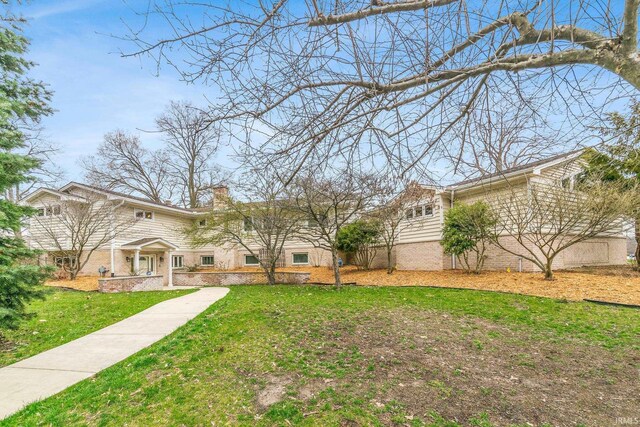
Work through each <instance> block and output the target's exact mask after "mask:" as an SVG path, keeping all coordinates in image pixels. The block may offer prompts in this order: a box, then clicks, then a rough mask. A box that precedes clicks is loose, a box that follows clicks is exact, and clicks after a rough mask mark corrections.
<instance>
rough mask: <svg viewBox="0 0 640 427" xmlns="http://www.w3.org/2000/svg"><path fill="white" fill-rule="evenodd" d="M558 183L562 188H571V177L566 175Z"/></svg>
mask: <svg viewBox="0 0 640 427" xmlns="http://www.w3.org/2000/svg"><path fill="white" fill-rule="evenodd" d="M560 185H561V186H562V188H564V189H566V190H570V189H571V187H572V186H571V177H567V178H563V179H562V181H560Z"/></svg>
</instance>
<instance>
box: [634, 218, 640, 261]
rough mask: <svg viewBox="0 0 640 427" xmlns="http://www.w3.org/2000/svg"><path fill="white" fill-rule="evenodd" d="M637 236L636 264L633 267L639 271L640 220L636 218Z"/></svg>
mask: <svg viewBox="0 0 640 427" xmlns="http://www.w3.org/2000/svg"><path fill="white" fill-rule="evenodd" d="M635 227H636V230H635V235H636V250H635V256H636V260H635V264H634V266H633V269H634V270H638V261H640V218H636V220H635Z"/></svg>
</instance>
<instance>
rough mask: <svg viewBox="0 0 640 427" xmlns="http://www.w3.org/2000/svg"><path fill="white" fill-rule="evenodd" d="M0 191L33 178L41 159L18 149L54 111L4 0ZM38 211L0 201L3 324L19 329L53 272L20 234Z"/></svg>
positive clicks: (20, 21) (0, 318)
mask: <svg viewBox="0 0 640 427" xmlns="http://www.w3.org/2000/svg"><path fill="white" fill-rule="evenodd" d="M0 7H2V8H3V10H2V11H1V12H0V73H1V75H2V77H1V78H0V194H4V192H5V190H6V189H7V188H9V187H11V186H14V185H16V184H18V183H21V182H26V181H28V180H29V179H30V177H29V172H30V171H31V170H32V169H34V168H35V167H36V166H38V162H37V160H35V159H33V158H30V157H27V156H23V155H20V154H17V153H16V150H17V149H19V148H20V147H22V146H23V143H24V134H23V133H22V132H21V130H20V129H21V128H23V127H24V126H25V125H28V124H32V123H37V122H38V121H39V119H40V118H41V117H42V116H44V115H48V114H50V113H51V109H50V107H49V100H50V97H51V94H50V92H49V91H48V90H47V88H46V86H45V85H44V84H43V83H42V82H38V81H34V80H33V79H31V78H29V77H28V76H27V73H28V71H29V69H30V68H32V67H33V65H34V64H33V63H32V62H31V61H28V60H27V59H25V58H24V55H25V53H26V51H27V47H28V45H29V43H28V41H27V39H26V38H25V37H24V35H23V34H22V27H23V25H24V20H23V19H21V18H19V17H16V16H15V15H13V14H12V13H11V12H10V11H9V2H8V0H0ZM32 213H33V212H32V209H29V208H27V207H25V206H20V205H17V204H15V203H11V202H10V201H8V200H0V328H14V327H16V326H17V324H18V321H19V320H20V319H21V318H23V317H25V316H26V313H25V304H26V303H27V302H29V301H30V300H32V299H33V298H40V297H42V291H41V290H39V289H38V288H37V285H40V284H42V282H43V281H44V279H45V278H46V276H47V274H48V271H47V270H46V269H44V268H42V267H39V266H37V265H36V264H35V262H34V260H35V258H36V257H37V255H38V253H37V252H36V251H33V250H31V249H29V248H28V247H27V245H26V244H25V242H24V241H23V240H22V239H21V238H20V237H19V236H20V229H21V228H22V221H23V220H24V218H26V217H28V216H29V215H31V214H32Z"/></svg>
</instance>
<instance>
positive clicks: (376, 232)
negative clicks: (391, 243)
mask: <svg viewBox="0 0 640 427" xmlns="http://www.w3.org/2000/svg"><path fill="white" fill-rule="evenodd" d="M379 237H380V224H379V223H377V222H375V221H364V220H358V221H355V222H352V223H351V224H347V225H346V226H344V227H342V228H341V229H340V231H339V232H338V236H337V238H336V246H337V249H338V250H339V251H343V252H346V253H350V254H353V259H354V262H355V264H356V265H357V266H358V267H359V268H362V269H364V270H368V269H369V268H371V263H372V262H373V259H374V258H375V256H376V252H377V250H376V245H377V244H378V238H379Z"/></svg>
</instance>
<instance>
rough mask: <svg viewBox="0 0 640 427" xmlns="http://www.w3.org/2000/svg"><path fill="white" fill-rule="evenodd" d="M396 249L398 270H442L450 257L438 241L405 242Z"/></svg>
mask: <svg viewBox="0 0 640 427" xmlns="http://www.w3.org/2000/svg"><path fill="white" fill-rule="evenodd" d="M395 251H396V260H397V262H396V267H397V268H398V270H442V269H443V268H444V267H445V257H448V255H445V254H444V252H443V250H442V246H440V242H438V241H433V242H421V243H403V244H399V245H397V246H396V248H395Z"/></svg>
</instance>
